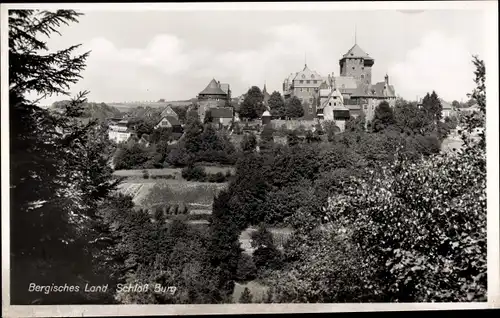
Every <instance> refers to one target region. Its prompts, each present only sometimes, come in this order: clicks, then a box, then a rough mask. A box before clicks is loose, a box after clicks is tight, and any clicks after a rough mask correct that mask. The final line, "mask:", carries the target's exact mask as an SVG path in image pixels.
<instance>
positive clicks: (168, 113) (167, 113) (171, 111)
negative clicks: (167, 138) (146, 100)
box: [160, 105, 179, 118]
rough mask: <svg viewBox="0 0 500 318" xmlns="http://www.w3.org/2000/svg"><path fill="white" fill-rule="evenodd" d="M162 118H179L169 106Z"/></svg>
mask: <svg viewBox="0 0 500 318" xmlns="http://www.w3.org/2000/svg"><path fill="white" fill-rule="evenodd" d="M160 116H161V117H166V116H172V117H176V118H178V117H179V116H178V115H177V113H176V112H175V111H174V110H173V109H172V107H170V105H169V106H167V107H166V108H165V109H164V110H163V111H162V112H161V114H160Z"/></svg>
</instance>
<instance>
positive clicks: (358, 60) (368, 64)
mask: <svg viewBox="0 0 500 318" xmlns="http://www.w3.org/2000/svg"><path fill="white" fill-rule="evenodd" d="M356 31H357V30H356V26H355V27H354V45H353V47H351V49H350V50H349V51H347V53H346V54H344V55H343V56H342V58H341V59H340V60H339V64H340V76H351V77H354V78H355V79H356V81H357V82H358V83H361V84H365V85H370V84H371V83H372V66H373V64H375V60H374V59H373V58H372V57H370V56H369V55H368V53H366V52H365V51H363V49H361V48H360V47H359V45H358V43H357V32H356Z"/></svg>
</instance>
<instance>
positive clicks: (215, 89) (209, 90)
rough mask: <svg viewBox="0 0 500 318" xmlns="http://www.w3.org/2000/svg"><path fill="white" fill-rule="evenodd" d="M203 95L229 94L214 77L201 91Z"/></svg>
mask: <svg viewBox="0 0 500 318" xmlns="http://www.w3.org/2000/svg"><path fill="white" fill-rule="evenodd" d="M200 94H202V95H227V94H226V92H224V91H223V90H222V89H221V88H220V86H219V83H217V81H216V80H215V78H213V79H212V80H211V81H210V83H208V85H207V87H205V89H204V90H202V91H201V92H200Z"/></svg>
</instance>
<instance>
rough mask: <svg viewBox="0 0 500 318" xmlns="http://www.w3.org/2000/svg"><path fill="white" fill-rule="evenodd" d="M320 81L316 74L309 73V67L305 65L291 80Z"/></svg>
mask: <svg viewBox="0 0 500 318" xmlns="http://www.w3.org/2000/svg"><path fill="white" fill-rule="evenodd" d="M311 79H312V80H315V79H316V80H322V77H321V75H319V74H318V72H316V71H311V69H309V67H307V64H305V65H304V69H303V70H302V71H300V72H298V73H297V74H296V75H295V77H294V78H293V80H311Z"/></svg>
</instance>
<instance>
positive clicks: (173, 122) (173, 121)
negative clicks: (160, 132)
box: [158, 116, 181, 126]
mask: <svg viewBox="0 0 500 318" xmlns="http://www.w3.org/2000/svg"><path fill="white" fill-rule="evenodd" d="M164 119H166V120H168V122H169V123H170V125H172V126H180V125H181V123H180V122H179V120H178V119H177V118H176V117H174V116H164V117H162V119H161V120H160V121H159V122H158V124H159V123H161V122H162V121H163V120H164Z"/></svg>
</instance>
